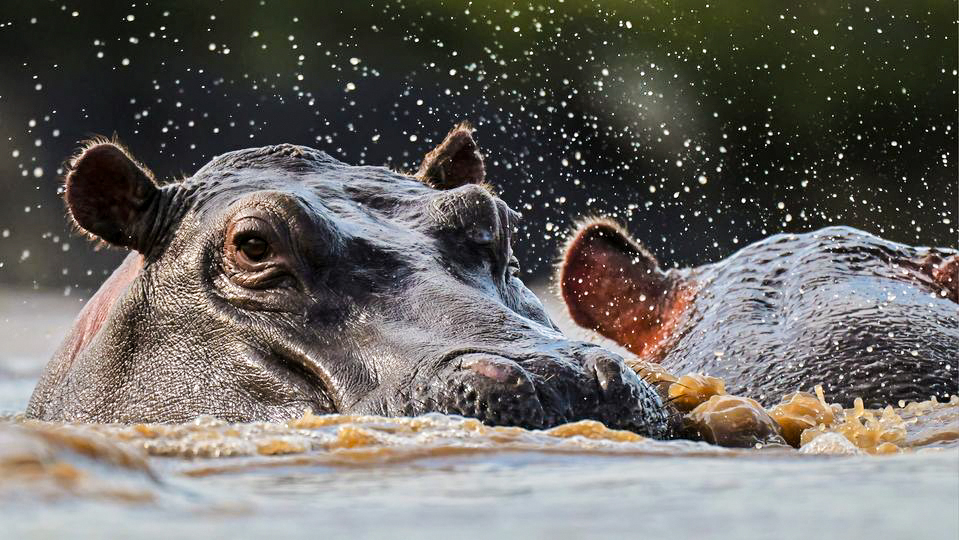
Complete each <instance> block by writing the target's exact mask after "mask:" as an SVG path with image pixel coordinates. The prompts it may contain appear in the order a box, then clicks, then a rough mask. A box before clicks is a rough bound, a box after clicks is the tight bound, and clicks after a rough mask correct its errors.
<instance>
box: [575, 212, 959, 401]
mask: <svg viewBox="0 0 959 540" xmlns="http://www.w3.org/2000/svg"><path fill="white" fill-rule="evenodd" d="M957 268H959V255H957V252H956V251H955V250H952V249H946V248H922V247H912V246H907V245H903V244H897V243H895V242H890V241H887V240H883V239H882V238H878V237H876V236H873V235H871V234H868V233H865V232H863V231H859V230H856V229H852V228H849V227H829V228H826V229H822V230H819V231H815V232H809V233H804V234H779V235H775V236H772V237H770V238H767V239H766V240H763V241H761V242H757V243H755V244H752V245H749V246H747V247H745V248H743V249H742V250H741V251H739V252H737V253H735V254H733V255H731V256H730V257H728V258H727V259H724V260H722V261H720V262H717V263H715V264H707V265H704V266H700V267H698V268H692V269H684V270H670V271H667V272H664V271H662V270H660V269H659V267H658V265H657V264H656V261H655V259H654V258H652V256H651V255H649V253H648V252H646V251H645V250H642V249H641V248H640V247H639V246H638V244H636V243H635V242H634V241H632V240H631V239H629V238H628V237H627V236H626V235H625V233H624V232H623V231H622V229H620V228H619V227H617V226H615V224H612V223H609V222H594V223H588V224H585V225H584V226H582V227H581V228H580V230H579V231H578V233H577V234H576V235H575V237H574V239H573V241H571V243H570V245H569V247H568V250H567V252H566V255H565V258H564V266H563V268H562V270H561V276H560V283H561V286H562V289H563V295H564V299H565V301H566V303H567V305H568V306H569V309H570V313H571V314H572V316H573V318H574V320H576V321H577V322H578V323H579V324H581V325H583V326H586V327H588V328H591V329H594V330H597V331H599V332H600V333H602V334H604V335H606V336H607V337H610V338H611V339H613V340H615V341H617V342H619V343H621V344H623V345H625V346H627V347H628V348H630V349H631V350H633V351H634V352H636V353H637V354H638V355H640V356H641V357H644V358H645V359H647V360H651V361H655V362H660V363H661V364H662V366H663V367H664V368H666V369H667V370H669V371H672V372H676V373H685V372H704V373H706V374H709V375H713V376H717V377H721V378H722V379H724V380H725V381H726V387H727V390H728V391H729V392H730V393H734V394H741V395H745V396H749V397H752V398H755V399H757V400H759V401H760V402H762V403H763V404H764V405H767V406H768V405H770V404H773V403H775V402H777V401H778V400H779V399H780V398H781V397H782V396H783V395H784V394H787V393H790V392H793V391H795V390H811V389H812V387H813V386H814V385H816V384H822V385H823V386H824V387H825V389H826V393H827V396H828V397H829V399H830V400H831V401H837V402H840V403H844V404H846V405H850V404H851V402H852V401H853V399H854V398H855V397H857V396H859V397H862V398H863V399H864V401H865V402H866V404H867V405H870V406H883V405H886V404H895V403H896V402H897V401H899V400H925V399H929V398H930V397H931V396H937V397H939V398H944V397H946V396H949V395H952V394H956V393H959V381H957V377H959V321H957V315H959V305H957V303H956V301H957V292H959V287H957V282H959V278H957V275H956V272H957ZM640 294H642V295H644V296H645V301H640V300H639V297H640ZM650 306H652V309H650ZM637 313H638V314H640V316H638V317H636V315H635V314H637ZM664 327H665V328H668V331H667V332H659V335H657V333H656V331H657V330H658V329H662V328H664Z"/></svg>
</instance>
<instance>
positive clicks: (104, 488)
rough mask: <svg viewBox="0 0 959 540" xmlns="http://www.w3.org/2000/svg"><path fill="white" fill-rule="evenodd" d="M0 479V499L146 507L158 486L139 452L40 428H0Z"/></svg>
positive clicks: (92, 436) (87, 436) (1, 425)
mask: <svg viewBox="0 0 959 540" xmlns="http://www.w3.org/2000/svg"><path fill="white" fill-rule="evenodd" d="M0 479H2V481H0V500H2V499H4V498H11V499H15V500H21V501H22V500H23V499H24V498H25V497H27V498H41V499H59V498H63V497H68V496H70V497H72V496H79V497H83V498H87V499H89V498H104V499H114V500H122V501H126V502H150V501H153V499H154V497H155V495H156V492H157V491H156V488H157V487H158V480H157V477H156V476H155V475H154V473H153V471H152V469H151V468H150V466H149V465H148V463H147V456H146V455H145V454H144V453H143V452H141V451H138V450H136V449H132V448H127V447H124V446H121V445H117V444H115V443H114V442H113V441H111V440H109V439H108V438H104V437H101V436H98V435H95V434H92V433H80V432H77V431H75V430H69V429H61V428H60V427H58V426H55V425H44V424H39V423H37V424H34V425H24V424H19V425H18V424H7V423H0Z"/></svg>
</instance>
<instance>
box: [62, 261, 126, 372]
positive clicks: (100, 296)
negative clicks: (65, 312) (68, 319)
mask: <svg viewBox="0 0 959 540" xmlns="http://www.w3.org/2000/svg"><path fill="white" fill-rule="evenodd" d="M142 268H143V256H141V255H139V254H137V253H131V254H130V255H129V256H127V258H126V259H124V260H123V263H121V264H120V266H119V267H118V268H117V269H116V270H114V271H113V274H111V275H110V277H109V278H107V280H106V281H105V282H104V283H103V285H101V286H100V289H99V290H98V291H97V292H96V294H94V295H93V297H92V298H90V300H89V301H87V305H86V306H84V307H83V309H82V310H81V311H80V314H79V315H77V319H76V321H74V323H73V328H72V329H71V330H70V334H69V335H68V336H67V339H66V341H65V342H64V344H63V346H62V347H61V349H60V350H61V351H62V352H66V355H67V357H66V358H65V359H64V361H65V363H66V365H69V364H71V363H72V362H73V360H74V359H76V357H77V356H78V355H79V354H80V353H81V352H83V350H84V349H85V348H86V347H87V346H88V345H89V344H90V343H91V342H92V341H93V338H94V337H96V335H97V333H99V332H100V329H101V328H102V327H103V323H105V322H106V320H107V316H109V314H110V310H111V309H112V308H113V305H114V304H115V303H116V301H117V299H118V298H120V296H121V295H122V294H123V293H124V292H126V290H127V287H129V285H130V283H131V282H132V281H133V280H134V279H135V278H136V277H137V276H138V275H139V274H140V270H141V269H142Z"/></svg>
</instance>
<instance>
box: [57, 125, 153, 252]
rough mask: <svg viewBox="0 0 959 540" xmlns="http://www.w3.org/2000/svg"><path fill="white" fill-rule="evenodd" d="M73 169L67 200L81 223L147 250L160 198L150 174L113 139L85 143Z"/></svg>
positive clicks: (100, 235) (106, 237)
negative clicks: (109, 141)
mask: <svg viewBox="0 0 959 540" xmlns="http://www.w3.org/2000/svg"><path fill="white" fill-rule="evenodd" d="M70 169H71V170H70V173H69V174H68V175H67V179H66V191H65V195H64V198H65V199H66V202H67V207H68V208H69V210H70V215H71V216H73V219H74V221H76V223H77V225H79V226H80V228H82V229H83V230H85V231H87V232H88V233H90V234H92V235H93V236H96V237H98V238H100V239H102V240H104V241H105V242H108V243H110V244H113V245H116V246H123V247H128V248H131V249H135V250H137V251H140V252H143V251H144V250H145V249H146V248H148V247H149V246H148V245H147V241H148V238H149V237H150V234H149V233H150V229H151V227H152V224H153V223H152V222H153V215H154V214H155V212H156V208H155V207H156V206H157V202H158V201H159V199H160V197H159V194H160V190H159V188H157V185H156V184H155V183H154V181H153V178H152V176H151V175H150V173H149V172H147V171H145V170H144V169H143V168H142V167H140V165H138V164H137V163H136V162H135V161H134V160H133V159H132V158H131V157H130V155H129V154H128V153H127V152H126V151H125V150H124V149H122V148H120V147H119V146H117V145H115V144H112V143H97V144H93V145H92V146H89V147H87V148H86V149H85V150H84V151H83V152H81V153H80V155H79V156H78V157H77V158H75V159H74V160H73V162H72V163H71V167H70Z"/></svg>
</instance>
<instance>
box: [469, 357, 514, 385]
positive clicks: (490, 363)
mask: <svg viewBox="0 0 959 540" xmlns="http://www.w3.org/2000/svg"><path fill="white" fill-rule="evenodd" d="M461 365H462V367H463V368H464V369H468V370H471V371H473V372H474V373H477V374H479V375H482V376H484V377H487V378H490V379H493V380H494V381H496V382H498V383H502V384H513V385H517V386H519V385H521V384H522V383H523V381H524V380H525V377H524V375H523V373H522V372H521V370H520V368H519V366H517V365H516V363H515V362H513V361H512V360H507V359H505V358H496V357H493V356H484V357H479V358H466V359H464V360H463V362H462V364H461Z"/></svg>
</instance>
